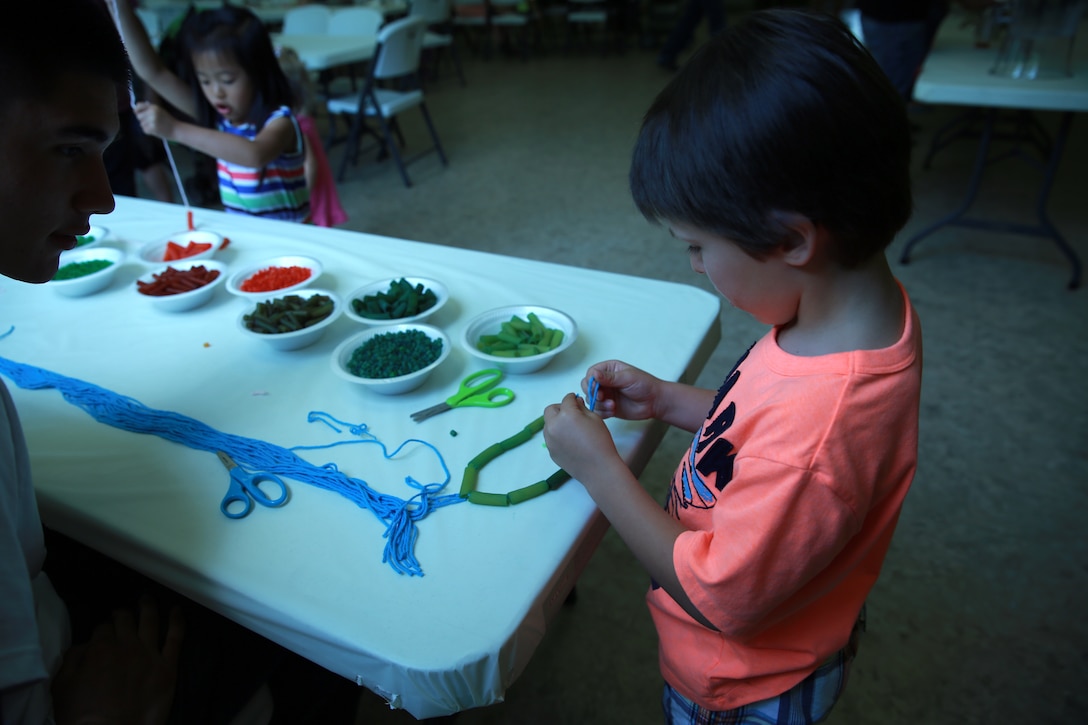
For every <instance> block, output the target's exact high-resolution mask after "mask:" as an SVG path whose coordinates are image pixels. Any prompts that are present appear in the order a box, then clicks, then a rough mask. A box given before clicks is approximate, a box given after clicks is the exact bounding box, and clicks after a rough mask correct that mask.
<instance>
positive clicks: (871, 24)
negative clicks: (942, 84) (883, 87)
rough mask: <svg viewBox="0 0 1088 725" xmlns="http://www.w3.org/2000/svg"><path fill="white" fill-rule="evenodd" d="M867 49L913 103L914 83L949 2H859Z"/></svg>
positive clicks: (946, 13) (901, 0)
mask: <svg viewBox="0 0 1088 725" xmlns="http://www.w3.org/2000/svg"><path fill="white" fill-rule="evenodd" d="M857 8H858V10H859V11H860V12H861V31H862V36H863V38H864V42H865V46H866V47H867V48H868V49H869V52H870V53H872V55H873V58H875V59H876V62H877V64H879V65H880V68H881V70H883V71H884V74H885V75H887V76H888V79H889V80H891V82H892V85H893V86H895V90H896V91H898V92H899V95H900V96H901V97H902V98H903V101H904V103H910V101H911V98H912V97H913V94H914V81H915V79H916V78H917V77H918V71H920V70H921V68H922V63H923V62H925V59H926V55H928V54H929V49H930V47H931V46H932V45H933V38H934V36H935V35H936V34H937V28H938V27H940V24H941V21H942V20H943V19H944V17H945V16H946V15H948V8H949V3H948V0H858V3H857Z"/></svg>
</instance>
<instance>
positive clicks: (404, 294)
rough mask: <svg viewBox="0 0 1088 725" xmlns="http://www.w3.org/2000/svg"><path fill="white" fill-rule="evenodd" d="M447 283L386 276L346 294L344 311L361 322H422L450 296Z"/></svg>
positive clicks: (388, 323) (428, 279) (365, 323)
mask: <svg viewBox="0 0 1088 725" xmlns="http://www.w3.org/2000/svg"><path fill="white" fill-rule="evenodd" d="M449 298H450V294H449V291H448V290H447V289H446V285H444V284H442V283H441V282H439V281H437V280H433V279H430V278H427V277H389V278H386V279H380V280H378V281H376V282H371V283H370V284H366V285H363V286H362V287H359V288H358V289H356V290H355V291H354V292H352V293H351V294H350V295H348V296H347V300H348V301H347V304H346V305H344V314H346V315H347V316H348V317H350V318H351V319H353V320H355V321H356V322H360V323H362V324H364V325H395V324H401V323H408V322H423V320H425V319H427V318H428V317H430V316H431V315H433V314H434V313H436V312H438V311H439V310H440V309H442V308H443V307H444V306H445V304H446V302H447V301H448V300H449Z"/></svg>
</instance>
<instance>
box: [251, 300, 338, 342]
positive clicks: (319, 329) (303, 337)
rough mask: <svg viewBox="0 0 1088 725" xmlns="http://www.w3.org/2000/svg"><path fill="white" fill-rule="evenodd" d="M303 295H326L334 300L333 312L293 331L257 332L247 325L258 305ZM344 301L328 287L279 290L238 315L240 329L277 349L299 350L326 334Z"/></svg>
mask: <svg viewBox="0 0 1088 725" xmlns="http://www.w3.org/2000/svg"><path fill="white" fill-rule="evenodd" d="M292 295H293V296H296V297H301V298H302V299H304V300H308V299H310V298H311V297H316V296H317V295H325V296H326V297H328V298H329V299H331V300H332V304H333V308H332V312H331V313H330V314H329V315H328V316H327V317H325V318H323V319H322V320H321V321H320V322H316V323H314V324H312V325H310V326H309V327H303V328H302V329H300V330H294V331H292V332H256V331H254V330H251V329H250V328H249V327H248V326H247V325H246V317H247V316H249V315H251V314H253V313H254V312H256V311H257V308H258V306H260V305H264V304H268V303H272V302H275V300H278V299H281V298H283V297H290V296H292ZM343 307H344V305H343V303H342V302H341V300H340V297H339V296H338V295H337V294H336V293H335V292H332V291H330V290H326V289H316V288H311V289H304V290H295V291H294V292H277V293H275V294H273V295H271V296H269V297H268V298H267V299H265V300H261V301H259V302H255V303H254V304H253V305H251V306H250V307H249V308H248V309H247V310H246V311H245V312H243V313H242V314H240V315H238V329H240V330H241V331H242V334H244V335H245V336H246V337H250V338H253V339H255V340H260V341H262V342H265V343H267V344H269V345H271V346H272V347H274V348H275V349H277V350H298V349H300V348H303V347H307V346H308V345H313V344H314V343H315V342H317V341H318V340H320V339H321V338H322V337H323V336H324V335H325V330H326V329H328V327H329V325H331V324H332V323H333V322H335V321H336V318H337V317H339V316H340V313H341V311H342V310H343Z"/></svg>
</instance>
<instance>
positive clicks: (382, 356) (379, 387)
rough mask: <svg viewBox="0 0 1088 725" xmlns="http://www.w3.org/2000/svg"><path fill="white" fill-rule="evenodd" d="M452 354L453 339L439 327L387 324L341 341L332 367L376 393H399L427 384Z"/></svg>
mask: <svg viewBox="0 0 1088 725" xmlns="http://www.w3.org/2000/svg"><path fill="white" fill-rule="evenodd" d="M449 354H450V339H449V337H447V336H446V333H444V332H442V331H441V330H439V329H438V328H437V327H431V326H430V325H420V324H416V323H402V324H398V325H383V326H381V327H371V328H369V329H367V330H364V331H363V332H360V333H357V334H355V335H352V336H351V337H349V338H348V339H346V340H344V341H343V342H341V343H340V344H339V345H338V346H337V347H336V349H335V350H334V351H333V353H332V369H333V371H334V372H335V373H336V374H337V375H339V376H340V377H341V378H343V379H344V380H347V381H349V382H352V383H355V384H356V385H359V386H361V387H365V388H367V389H368V390H371V391H373V392H375V393H380V394H382V395H397V394H399V393H407V392H409V391H411V390H415V389H416V388H418V387H419V386H420V385H423V383H425V382H426V381H427V378H428V377H430V375H431V373H433V372H434V371H435V369H437V368H438V366H439V365H441V364H442V363H443V361H445V359H446V358H447V357H449Z"/></svg>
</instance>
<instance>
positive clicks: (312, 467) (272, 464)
mask: <svg viewBox="0 0 1088 725" xmlns="http://www.w3.org/2000/svg"><path fill="white" fill-rule="evenodd" d="M8 334H11V330H9V331H8V332H7V333H5V334H4V335H0V339H2V338H3V337H6V336H7V335H8ZM0 373H3V374H4V375H6V376H7V377H9V378H10V379H11V380H12V381H13V382H14V383H15V384H16V385H18V386H19V387H20V388H23V389H25V390H41V389H45V388H55V389H57V390H58V391H60V394H61V395H62V396H63V397H64V399H65V400H67V401H68V402H69V403H72V404H73V405H75V406H77V407H80V408H82V409H83V410H84V411H86V412H87V413H88V414H89V415H90V416H91V417H92V418H94V419H95V420H97V421H99V422H100V423H105V424H107V425H112V426H114V427H115V428H120V429H122V430H127V431H131V432H133V433H146V434H151V435H156V436H159V437H160V438H163V439H165V440H168V441H173V442H175V443H180V444H182V445H185V446H188V447H190V448H194V449H196V450H202V451H210V452H213V453H214V452H216V451H224V452H226V453H227V454H228V455H230V457H231V458H233V459H234V460H235V461H236V462H238V464H239V465H241V466H243V467H245V468H248V469H250V470H261V471H267V472H268V473H275V474H277V475H280V476H283V477H286V478H291V479H293V480H296V481H300V482H302V483H306V484H309V485H311V486H316V487H318V488H323V489H325V490H328V491H334V492H336V493H338V494H340V495H341V496H343V497H344V498H347V499H348V500H350V501H352V502H354V503H355V504H356V505H357V506H359V507H360V508H364V509H366V510H368V511H370V512H371V513H373V514H374V515H375V516H376V517H377V518H378V519H380V520H381V521H383V522H384V523H385V526H386V529H385V533H384V534H383V536H384V538H385V539H386V545H385V551H384V552H383V554H382V561H383V562H386V563H388V564H389V565H390V566H391V567H393V569H394V570H395V571H397V572H398V573H401V574H409V575H412V576H422V575H423V569H422V567H421V566H420V564H419V561H418V560H417V559H416V557H415V554H414V553H413V552H414V549H415V543H416V539H417V538H418V537H419V530H418V528H417V527H416V522H417V521H419V520H420V519H422V518H424V517H425V516H426V515H427V514H428V513H430V512H431V511H432V510H434V509H438V508H442V507H443V506H448V505H450V504H455V503H461V502H462V501H463V500H464V499H462V498H461V497H460V496H458V495H457V494H445V495H443V494H441V491H442V489H444V488H445V487H446V485H447V484H448V483H449V480H450V472H449V467H448V466H447V465H446V461H445V459H444V458H443V457H442V454H441V453H440V452H439V451H438V449H437V448H435V446H433V445H431V444H430V443H428V442H427V441H423V440H419V439H417V438H411V439H409V440H406V441H404V442H403V443H401V444H400V445H399V446H397V447H396V449H394V450H393V451H392V452H390V451H389V449H388V448H387V447H386V445H385V444H384V443H382V442H381V441H380V440H378V438H377V437H376V436H375V435H374V434H373V433H371V432H370V429H369V427H368V426H367V425H366V424H365V423H359V424H354V423H346V422H344V421H341V420H337V419H336V418H334V417H332V416H331V415H329V414H328V413H323V412H320V411H315V412H312V413H310V414H309V416H307V420H308V421H309V422H318V423H324V424H325V425H327V426H329V427H330V428H331V429H332V430H333V431H335V432H336V433H338V434H339V433H343V431H344V430H346V431H347V432H348V433H349V434H350V435H353V436H355V437H356V438H358V439H359V440H347V441H335V442H333V443H329V444H327V445H323V446H295V447H293V448H282V447H280V446H277V445H274V444H272V443H268V442H266V441H261V440H256V439H253V438H244V437H242V436H237V435H232V434H229V433H223V432H220V431H218V430H215V429H214V428H212V427H210V426H208V425H206V424H205V423H202V422H200V421H198V420H194V419H193V418H189V417H186V416H184V415H181V414H180V413H174V412H170V411H164V410H155V409H152V408H148V407H146V406H145V405H143V404H142V403H140V402H139V401H137V400H134V399H133V398H129V397H126V396H123V395H119V394H118V393H114V392H112V391H110V390H106V389H105V388H101V387H99V386H97V385H94V384H92V383H88V382H85V381H82V380H77V379H75V378H69V377H66V376H64V375H60V374H59V373H54V372H50V371H48V370H43V369H42V368H36V367H33V366H30V365H25V364H23V363H17V362H14V361H12V360H8V359H6V358H2V357H0ZM338 425H339V426H340V427H337V426H338ZM359 443H369V444H373V445H377V446H379V447H380V448H381V451H382V455H383V456H384V457H385V459H386V460H391V459H393V458H395V457H396V456H397V455H398V454H399V453H400V452H401V451H402V450H403V449H404V448H405V447H406V446H408V445H409V444H411V443H417V444H420V445H422V446H425V447H427V448H429V449H430V450H431V451H433V452H434V454H435V456H436V457H437V459H438V461H439V463H440V464H441V466H442V472H443V475H444V479H443V480H442V481H433V482H430V483H421V482H419V481H418V480H416V479H415V478H413V477H411V476H407V477H405V483H406V484H407V485H408V486H409V487H411V488H412V489H414V490H415V491H416V493H415V494H413V495H412V496H411V497H409V498H408V499H401V498H398V497H396V496H392V495H389V494H384V493H380V492H378V491H375V490H374V489H372V488H370V486H368V485H367V483H366V481H364V480H362V479H360V478H354V477H351V476H348V475H347V474H345V473H343V472H342V471H340V469H339V468H338V467H337V466H336V464H334V463H326V464H324V465H316V464H313V463H310V462H309V461H306V460H304V459H302V458H300V457H299V456H298V455H296V454H295V451H301V450H318V449H322V448H333V447H335V446H340V445H349V444H359Z"/></svg>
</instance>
